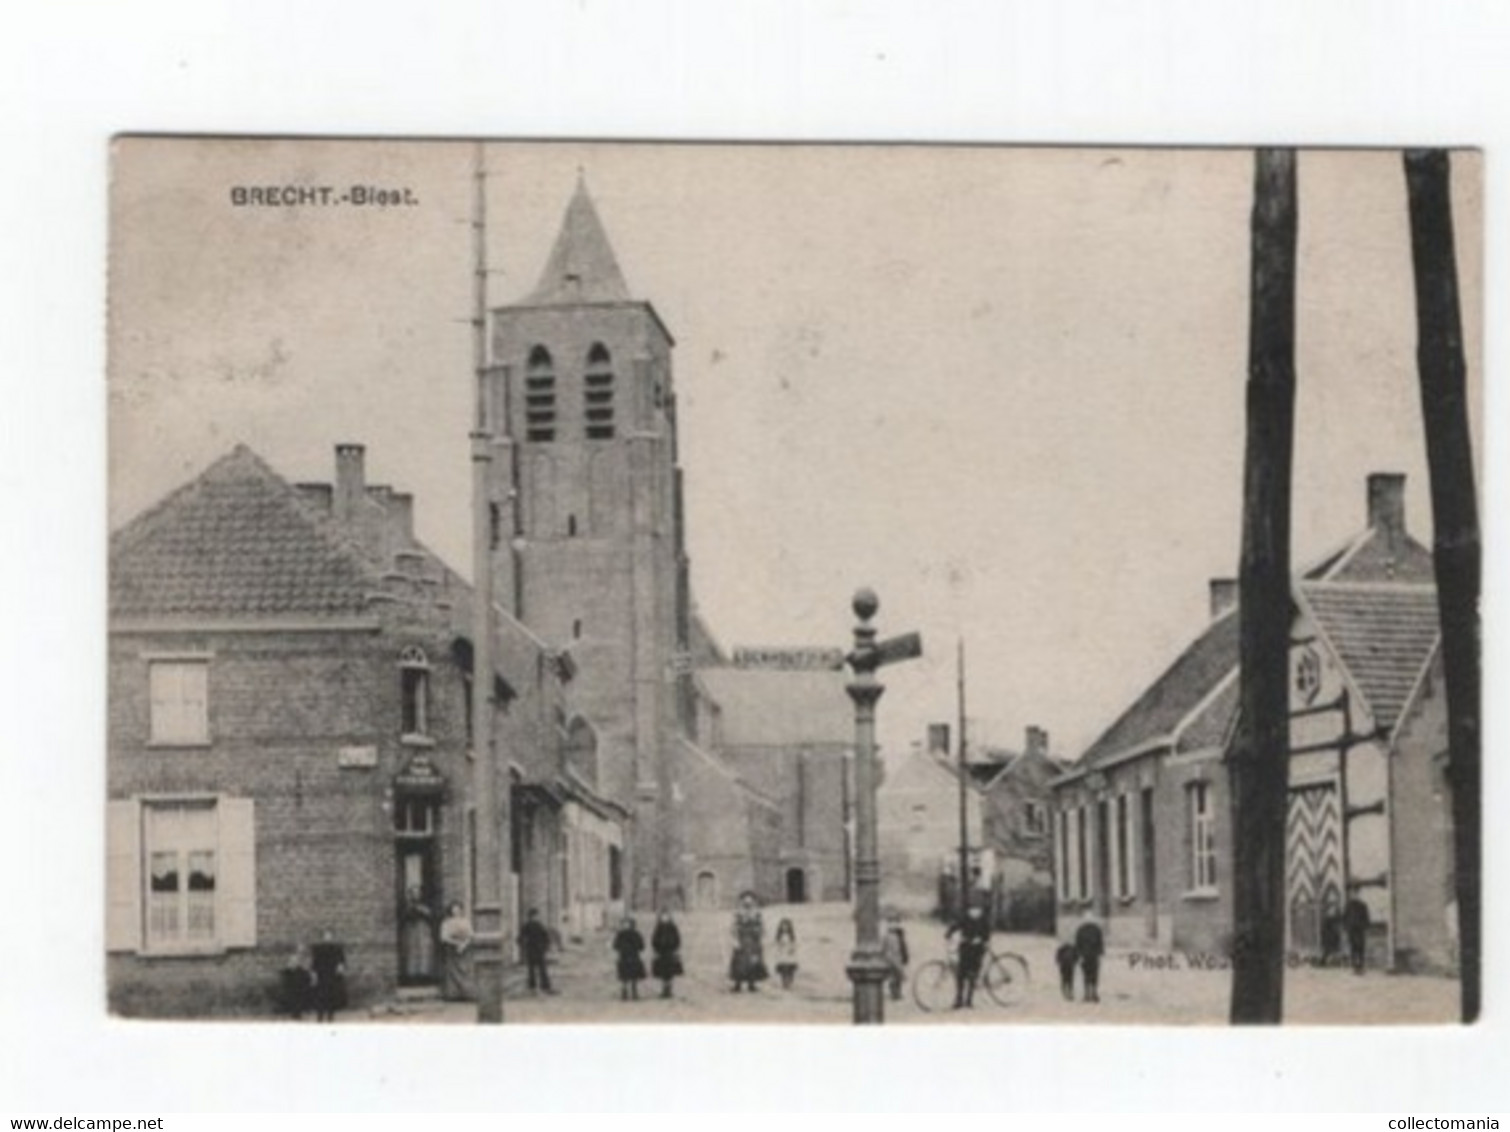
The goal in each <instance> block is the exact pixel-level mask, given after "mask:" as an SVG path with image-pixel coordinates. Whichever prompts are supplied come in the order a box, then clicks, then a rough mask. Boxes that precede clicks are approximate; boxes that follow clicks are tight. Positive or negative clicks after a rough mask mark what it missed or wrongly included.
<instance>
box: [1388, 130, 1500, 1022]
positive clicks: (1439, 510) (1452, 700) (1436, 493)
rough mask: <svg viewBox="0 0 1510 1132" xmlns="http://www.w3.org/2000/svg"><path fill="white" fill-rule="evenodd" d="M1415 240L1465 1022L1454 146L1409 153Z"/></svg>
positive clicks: (1463, 430) (1463, 654)
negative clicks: (1451, 156)
mask: <svg viewBox="0 0 1510 1132" xmlns="http://www.w3.org/2000/svg"><path fill="white" fill-rule="evenodd" d="M1405 184H1406V189H1407V191H1408V194H1409V197H1410V243H1411V254H1412V259H1413V261H1414V263H1415V275H1416V322H1417V326H1418V337H1417V342H1416V364H1417V366H1418V367H1419V369H1420V374H1421V409H1422V412H1423V415H1424V417H1425V422H1426V460H1427V464H1428V466H1429V467H1430V469H1431V512H1432V524H1433V527H1434V528H1435V540H1434V541H1435V545H1434V551H1435V560H1436V572H1437V603H1438V607H1439V610H1440V616H1441V621H1442V662H1443V665H1444V667H1445V669H1446V683H1447V735H1448V740H1447V741H1448V749H1449V755H1448V764H1447V772H1448V780H1449V782H1450V783H1451V787H1452V834H1453V862H1454V867H1453V873H1454V878H1455V883H1456V885H1457V902H1458V945H1459V950H1460V956H1461V958H1460V966H1461V968H1462V995H1463V1021H1464V1022H1472V1021H1474V1020H1475V1019H1476V1018H1477V1017H1478V1014H1479V991H1480V970H1479V964H1480V956H1481V951H1480V945H1481V935H1480V932H1481V928H1482V924H1481V920H1480V916H1481V909H1480V903H1479V900H1480V892H1481V888H1480V879H1481V878H1480V868H1481V859H1480V855H1479V854H1480V841H1479V837H1480V827H1481V822H1482V818H1483V796H1482V779H1481V754H1480V743H1481V739H1480V735H1479V712H1480V704H1481V696H1482V690H1481V685H1480V672H1479V589H1480V584H1481V581H1480V571H1481V569H1482V567H1481V563H1480V557H1479V555H1480V551H1479V521H1478V505H1477V503H1476V500H1475V493H1474V485H1473V444H1472V439H1471V437H1470V434H1469V428H1468V402H1467V392H1466V388H1465V386H1466V380H1465V374H1464V363H1463V327H1462V319H1461V316H1460V313H1459V310H1458V271H1457V257H1456V254H1455V252H1454V249H1453V233H1452V186H1451V167H1450V165H1449V159H1448V156H1447V152H1446V151H1445V150H1440V149H1432V150H1412V151H1409V152H1407V153H1406V154H1405Z"/></svg>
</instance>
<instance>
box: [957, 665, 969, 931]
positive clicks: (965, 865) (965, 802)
mask: <svg viewBox="0 0 1510 1132" xmlns="http://www.w3.org/2000/svg"><path fill="white" fill-rule="evenodd" d="M955 670H956V673H957V676H958V683H959V918H960V919H961V920H963V919H964V918H965V910H966V909H967V908H968V907H969V906H970V809H969V794H968V790H969V787H968V785H967V780H968V779H969V777H970V761H969V758H968V757H967V753H966V752H967V750H968V747H969V741H968V740H967V739H966V737H965V639H964V638H963V637H961V638H959V640H958V641H957V642H956V645H955Z"/></svg>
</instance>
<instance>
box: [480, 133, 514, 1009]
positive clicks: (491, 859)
mask: <svg viewBox="0 0 1510 1132" xmlns="http://www.w3.org/2000/svg"><path fill="white" fill-rule="evenodd" d="M485 177H486V174H485V172H484V170H483V148H482V144H481V143H480V142H479V143H478V145H477V147H476V150H475V152H474V154H473V196H472V213H473V214H472V253H473V259H474V263H473V278H472V298H473V311H472V365H473V373H474V374H475V376H476V380H477V416H476V420H475V421H474V423H473V427H472V436H471V440H472V573H473V578H472V601H473V603H474V606H473V610H472V636H473V638H474V639H473V641H472V744H473V749H474V755H475V758H474V759H473V762H472V804H473V806H474V807H475V810H474V813H475V814H476V817H475V818H474V820H475V822H476V829H477V847H476V850H475V852H476V854H477V861H476V864H477V890H476V892H475V893H474V895H473V898H472V899H473V907H472V919H473V924H474V926H475V928H476V935H475V941H474V944H473V949H472V970H473V974H474V980H475V983H476V988H477V1021H478V1022H480V1023H484V1024H496V1023H500V1022H502V1021H503V934H504V907H503V876H504V868H503V847H504V845H506V844H507V840H506V838H505V837H504V836H503V829H502V826H501V822H502V821H503V815H502V813H501V807H500V806H499V798H498V788H499V782H498V779H499V776H498V765H497V754H496V752H495V750H494V744H493V711H494V706H495V705H494V702H493V544H492V525H493V522H492V521H493V506H494V505H496V502H495V501H494V500H493V499H492V498H491V490H492V474H491V470H490V469H491V467H492V461H493V435H492V430H493V428H494V427H495V426H496V423H497V422H495V421H492V420H490V419H489V418H490V412H489V407H490V406H491V405H492V404H493V398H492V397H491V391H490V390H489V389H488V385H487V383H488V381H489V374H488V369H487V326H486V320H487V284H488V273H487V193H486V181H485Z"/></svg>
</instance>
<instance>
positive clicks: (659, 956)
mask: <svg viewBox="0 0 1510 1132" xmlns="http://www.w3.org/2000/svg"><path fill="white" fill-rule="evenodd" d="M650 950H651V951H653V952H654V953H655V958H654V959H652V960H651V961H650V973H651V974H652V975H654V976H655V977H656V978H657V979H660V980H661V997H662V998H670V997H671V982H672V980H673V979H675V978H676V977H677V976H678V975H680V974H681V973H682V933H681V929H680V928H678V927H677V926H676V921H675V920H673V919H672V918H671V913H670V912H662V913H661V914H660V917H659V918H658V919H657V920H656V924H655V931H653V932H651V933H650Z"/></svg>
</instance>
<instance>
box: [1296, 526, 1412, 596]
mask: <svg viewBox="0 0 1510 1132" xmlns="http://www.w3.org/2000/svg"><path fill="white" fill-rule="evenodd" d="M1309 577H1311V578H1316V579H1318V580H1322V581H1328V582H1415V583H1419V584H1422V585H1428V586H1429V585H1434V584H1435V583H1436V570H1435V569H1434V567H1433V565H1432V559H1431V551H1429V550H1427V549H1426V548H1425V547H1424V546H1422V545H1421V544H1420V543H1418V542H1417V541H1416V540H1415V539H1413V538H1411V537H1410V536H1409V535H1408V534H1404V533H1401V534H1399V535H1397V536H1396V537H1394V538H1391V537H1390V536H1389V534H1388V532H1386V531H1385V530H1383V529H1381V528H1379V527H1371V528H1369V529H1368V530H1367V531H1366V532H1365V533H1364V534H1363V535H1362V536H1361V537H1360V538H1358V539H1355V540H1354V541H1353V543H1352V545H1350V546H1349V547H1348V549H1347V551H1346V552H1345V553H1344V554H1342V555H1340V556H1339V557H1338V558H1337V559H1335V560H1333V561H1332V562H1330V563H1328V568H1327V569H1326V570H1325V571H1324V572H1322V573H1318V574H1311V575H1309Z"/></svg>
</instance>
